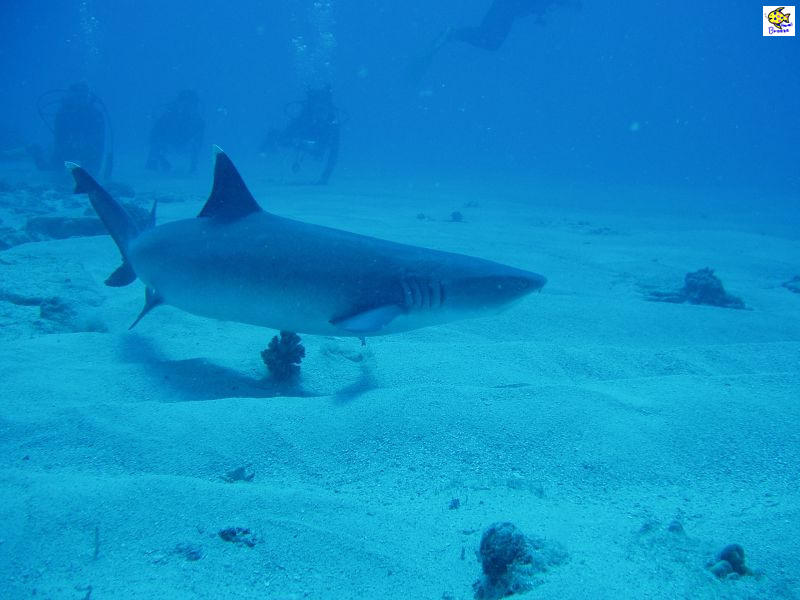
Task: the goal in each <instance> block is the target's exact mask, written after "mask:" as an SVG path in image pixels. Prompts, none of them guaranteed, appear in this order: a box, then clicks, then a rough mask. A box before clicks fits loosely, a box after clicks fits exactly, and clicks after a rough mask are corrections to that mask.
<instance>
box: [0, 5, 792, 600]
mask: <svg viewBox="0 0 800 600" xmlns="http://www.w3.org/2000/svg"><path fill="white" fill-rule="evenodd" d="M489 4H490V0H440V1H438V2H434V1H430V0H428V1H423V0H406V1H399V0H317V1H313V0H263V1H257V0H236V1H230V0H229V1H227V2H220V1H218V0H209V1H206V2H198V1H189V0H161V1H158V2H156V1H154V0H135V1H134V0H114V1H100V0H84V1H76V0H63V1H55V0H50V1H47V0H29V1H23V0H4V1H3V2H2V3H0V109H1V110H0V158H1V159H2V160H0V242H2V245H1V246H0V522H3V523H4V524H5V526H4V527H3V528H2V530H0V598H2V599H5V598H9V600H17V598H27V597H42V598H58V599H61V598H67V599H72V598H74V599H76V600H78V599H80V600H102V599H103V598H106V597H117V598H148V599H150V598H165V599H169V600H172V599H175V598H178V599H181V598H212V599H213V598H276V599H277V598H281V599H286V600H288V599H294V598H304V597H309V598H319V599H321V600H322V599H324V600H328V599H331V598H359V599H360V598H415V599H418V598H443V599H445V598H452V599H455V598H458V599H468V598H473V597H475V596H474V588H473V583H476V582H480V581H483V584H485V583H486V580H485V579H481V578H482V577H483V575H482V574H481V565H480V564H479V563H478V560H477V558H476V551H477V550H478V548H479V543H480V540H481V534H482V532H483V531H485V530H486V529H487V527H488V526H490V525H491V523H493V522H495V521H506V520H509V521H514V522H515V523H516V524H517V525H518V526H519V527H521V528H523V529H524V531H525V533H526V534H529V535H531V536H533V537H538V536H542V537H544V538H547V543H542V545H541V547H537V552H539V554H537V555H536V556H537V557H538V558H537V559H536V560H542V561H544V562H545V563H547V561H548V560H550V561H551V562H549V563H547V565H546V566H547V568H545V569H541V570H538V571H536V572H534V573H533V574H532V575H531V574H530V573H528V575H530V577H531V581H533V583H532V584H531V585H532V586H533V588H534V589H533V590H532V591H531V592H530V594H529V595H528V596H527V597H530V598H531V599H533V598H539V597H542V598H544V597H547V598H555V597H559V598H570V599H581V600H586V599H594V598H598V599H606V598H608V599H612V598H645V597H649V598H664V599H667V598H678V597H683V598H709V599H710V598H715V599H716V598H725V599H731V600H732V599H737V600H738V599H744V598H748V599H750V598H758V599H762V600H766V599H770V600H772V599H773V598H782V599H794V598H797V597H799V596H798V588H800V576H798V574H797V566H796V562H797V561H796V556H797V555H798V553H800V546H799V545H798V540H800V530H798V528H799V527H800V525H798V524H800V512H799V511H798V506H800V499H799V498H798V495H797V489H796V485H797V464H798V461H800V457H799V456H798V452H800V451H799V450H798V448H800V447H799V446H798V436H797V430H798V422H800V414H799V413H798V407H797V401H796V396H797V388H798V386H797V381H798V360H797V357H798V348H799V347H800V342H799V341H798V340H800V325H798V323H800V319H798V315H800V304H798V301H800V296H799V295H797V294H796V293H793V292H796V291H797V289H796V288H798V285H800V284H798V283H797V276H800V248H798V240H799V239H800V202H799V201H798V198H800V195H798V189H800V160H799V159H800V153H799V152H798V139H800V119H798V107H799V106H800V80H799V79H798V77H797V69H798V58H799V57H800V53H799V52H798V50H797V42H796V41H795V40H796V38H794V37H787V38H786V39H773V38H770V37H763V36H762V26H763V22H764V15H763V14H762V13H763V10H762V7H761V6H755V5H751V4H750V3H746V2H741V1H734V2H728V3H718V4H714V3H705V4H703V3H688V2H669V1H667V0H654V1H651V2H640V1H635V2H634V1H633V0H623V1H622V2H607V1H605V2H602V1H599V0H582V2H581V3H580V4H582V6H580V7H578V6H575V2H572V3H570V2H564V3H563V5H560V4H558V3H556V5H554V6H552V7H551V8H550V10H548V11H547V12H546V14H545V15H544V18H543V19H542V20H541V22H540V21H539V20H537V19H536V18H535V17H524V18H520V19H518V20H517V21H516V22H515V23H514V25H513V28H512V30H511V32H510V33H509V35H508V37H507V38H506V39H505V41H504V43H503V44H502V45H501V47H500V48H498V49H496V50H494V51H487V50H482V49H478V48H474V47H471V46H469V45H466V44H463V43H458V42H457V41H453V42H451V43H449V44H446V45H445V46H444V47H443V48H441V49H440V50H439V52H438V53H437V54H436V55H435V56H434V57H433V59H432V60H431V62H430V65H429V67H428V69H427V70H426V71H425V72H424V74H422V75H421V76H420V77H417V78H409V76H408V70H409V66H410V65H412V64H413V63H414V61H415V59H418V58H419V57H420V56H422V55H423V54H424V53H425V52H426V49H428V48H430V47H431V44H432V43H433V42H434V40H436V39H437V36H439V35H440V34H441V33H442V32H443V31H445V30H446V28H448V27H454V28H458V27H460V26H465V25H470V24H477V23H478V22H480V20H481V18H482V16H483V14H484V12H485V11H486V9H487V7H488V5H489ZM792 17H793V18H794V15H792ZM79 81H85V82H86V83H88V85H89V86H90V88H91V89H92V91H93V92H94V93H95V94H96V95H97V96H98V97H99V98H101V99H102V102H103V103H104V105H105V107H106V108H107V112H108V118H109V121H110V124H111V125H112V126H113V132H114V139H113V142H114V145H113V152H114V156H115V160H114V167H115V170H114V174H113V177H111V178H110V180H109V179H106V178H101V180H102V181H103V182H104V183H109V184H110V185H109V187H110V186H111V185H114V186H115V187H114V188H113V190H115V191H114V193H115V195H116V194H117V193H118V192H119V191H120V190H124V189H125V188H126V186H131V187H133V188H135V190H136V192H137V195H136V197H135V198H133V199H131V197H130V196H125V197H124V198H122V199H125V200H126V201H127V200H130V201H131V202H132V203H134V204H136V205H137V206H138V207H139V208H140V209H141V212H142V213H144V214H146V210H147V209H149V206H150V205H151V201H152V200H153V199H154V198H155V199H158V200H159V202H160V205H159V211H160V212H159V221H158V222H159V224H160V223H163V222H166V221H171V220H175V219H180V218H192V217H193V216H195V215H196V214H197V212H198V210H199V209H200V206H201V203H202V201H203V200H204V198H205V195H206V194H207V190H208V187H209V183H210V180H211V173H212V169H213V160H214V158H213V157H214V154H213V152H212V150H211V144H218V145H219V146H221V147H222V148H224V150H225V151H226V153H227V154H228V155H229V156H230V157H231V159H232V160H233V161H234V162H235V164H236V165H237V166H238V167H239V169H240V171H241V172H242V174H243V176H244V178H245V179H246V180H247V181H248V184H249V185H250V186H251V189H252V191H253V192H254V196H256V198H257V199H258V201H259V202H261V203H262V206H263V207H264V208H266V209H268V210H270V211H274V212H275V213H277V214H280V215H283V216H287V217H290V218H295V219H298V220H302V221H308V222H311V223H315V224H321V225H327V226H332V227H337V228H342V229H347V230H352V231H356V232H358V233H361V234H366V235H371V236H375V237H380V238H384V239H391V240H393V241H399V242H403V243H408V244H414V245H422V246H426V247H434V248H437V249H440V250H447V251H454V252H461V253H465V254H470V255H475V256H479V257H482V258H487V259H491V260H497V261H501V262H503V263H507V264H511V265H514V266H515V267H519V268H524V269H529V270H532V271H536V272H541V273H542V274H544V275H545V276H547V278H548V284H547V286H546V287H545V288H544V290H543V291H542V293H541V294H535V295H532V296H530V297H527V298H525V299H524V300H523V301H521V302H520V303H519V304H518V305H515V307H513V308H512V309H510V310H509V311H507V312H505V313H503V314H502V315H491V316H489V317H487V318H485V319H476V320H473V321H463V322H458V323H456V324H450V323H448V324H446V325H443V326H436V327H429V328H424V329H419V330H414V331H412V332H409V333H403V334H398V335H396V336H395V335H392V336H386V337H381V338H377V339H375V340H372V339H370V341H369V344H368V345H367V346H365V347H362V346H360V345H359V342H358V341H357V340H356V339H355V338H349V339H346V340H342V339H340V338H333V337H328V336H311V335H309V336H306V335H305V334H304V338H303V342H304V344H305V345H306V350H307V353H306V358H305V359H304V362H303V367H302V369H303V370H302V379H301V384H300V385H299V387H297V388H291V387H290V388H284V387H280V386H278V387H275V386H273V385H272V384H271V383H269V382H266V381H265V379H266V371H265V368H264V365H263V364H262V361H261V359H260V355H259V351H260V350H261V349H263V348H264V347H266V345H267V343H268V342H269V339H270V338H271V336H272V335H274V332H273V331H271V330H265V329H260V328H256V327H252V326H249V325H243V324H241V323H232V322H225V321H217V320H214V319H209V318H203V317H198V316H194V315H191V314H188V313H186V312H181V311H179V310H177V309H175V308H172V307H163V308H162V307H159V308H158V309H157V310H154V311H153V313H152V314H150V315H148V316H147V318H146V319H144V320H143V321H142V323H140V324H139V325H137V328H136V329H135V330H134V331H133V332H129V331H128V329H127V328H128V325H129V324H130V323H131V322H132V321H133V319H134V318H135V316H136V314H137V311H138V310H140V308H141V302H142V299H141V295H142V293H141V292H142V286H141V285H140V283H138V282H137V283H136V284H135V285H132V286H130V287H127V288H116V287H115V288H108V287H104V286H103V285H102V282H103V280H104V279H105V277H107V276H108V274H109V273H110V272H111V271H112V270H113V269H114V268H116V267H117V266H118V252H117V250H116V249H115V248H114V247H113V245H112V243H111V241H110V240H109V239H107V237H106V236H104V235H101V234H102V233H103V232H102V230H97V229H95V230H94V231H93V232H91V235H92V236H96V237H89V235H83V233H81V234H79V235H76V236H75V237H74V238H71V239H60V238H58V236H55V235H53V236H48V235H44V234H41V233H40V232H37V230H36V229H35V228H34V227H31V222H34V224H35V220H36V219H38V218H40V217H45V218H49V217H50V216H52V215H56V218H57V219H62V218H63V217H64V216H65V215H66V216H67V217H70V218H73V217H80V218H86V217H90V216H92V215H93V213H91V211H90V210H89V209H88V204H87V203H86V201H85V199H84V198H83V197H82V196H81V197H76V196H74V195H72V194H71V193H70V185H71V183H70V181H69V178H68V177H67V176H66V174H65V173H60V174H59V173H41V172H38V171H36V170H35V169H34V167H33V165H32V164H31V161H30V160H28V158H27V156H26V155H25V153H24V152H22V153H16V154H15V152H16V150H18V149H24V148H25V147H27V146H28V145H30V144H38V145H40V146H41V147H43V148H48V147H49V145H50V143H51V141H52V140H51V135H50V132H49V130H48V125H47V123H45V122H43V120H42V119H41V118H40V115H39V114H37V103H38V102H39V101H40V99H41V98H42V97H43V94H45V95H46V94H48V93H49V92H50V91H52V90H64V89H66V88H67V87H68V86H70V85H71V84H73V83H75V82H79ZM323 85H330V86H331V89H332V93H333V98H334V102H335V104H336V105H337V107H338V108H339V111H340V112H339V114H340V116H341V152H340V156H339V160H338V164H337V165H336V168H335V170H334V172H333V175H332V177H331V179H330V183H329V185H328V186H325V187H323V186H313V187H312V186H309V185H305V184H308V183H310V182H312V181H313V180H314V179H315V178H316V177H317V176H318V175H319V172H320V170H321V168H322V165H321V163H320V162H318V161H314V160H311V159H306V160H304V161H303V163H302V164H301V165H300V166H299V168H298V170H297V172H293V171H292V168H291V167H292V157H291V153H290V152H278V153H274V154H273V153H261V152H259V145H260V144H261V143H262V141H263V139H264V137H265V135H266V133H267V131H269V130H270V129H271V128H280V127H282V126H283V125H285V124H286V123H287V121H288V116H287V115H291V113H292V111H293V110H294V109H293V108H292V107H293V106H296V104H294V103H296V102H297V101H298V100H301V99H302V98H303V96H304V93H305V90H306V89H307V88H308V87H309V86H310V87H319V86H323ZM185 89H192V90H196V91H197V93H198V96H199V98H200V102H201V109H202V114H203V117H204V119H205V135H204V141H203V149H204V151H203V152H202V153H201V156H200V162H199V165H198V169H197V170H196V171H195V172H189V170H188V169H187V168H186V162H185V161H183V159H176V160H175V164H176V168H175V169H174V172H172V173H169V174H164V173H159V174H155V175H153V174H151V173H147V172H146V171H145V169H144V166H145V161H146V158H147V152H148V138H149V132H150V129H151V127H152V126H153V123H154V121H155V118H156V117H157V115H158V114H159V112H160V111H162V110H163V109H164V107H165V105H166V104H167V103H168V102H169V101H170V100H171V99H172V98H174V97H175V95H176V94H177V93H178V92H179V91H181V90H185ZM56 95H57V94H56ZM46 120H47V119H45V121H46ZM5 152H9V153H10V154H11V155H13V156H14V157H16V158H15V159H14V160H6V159H7V158H8V155H6V154H4V153H5ZM9 182H10V183H9ZM297 184H303V185H297ZM454 211H458V212H459V214H460V213H461V212H463V215H461V217H463V219H462V218H458V219H454V218H453V212H454ZM90 220H91V219H88V218H86V221H90ZM59 222H60V221H59ZM82 223H83V225H82V226H92V225H93V224H92V223H89V224H88V225H87V224H86V223H85V221H84V222H82ZM94 225H95V226H99V223H94ZM50 237H52V238H55V239H50ZM40 242H41V243H40ZM6 246H8V247H6ZM187 254H188V253H187ZM325 258H326V257H320V260H321V261H324V260H325ZM704 267H708V268H712V269H717V274H718V275H719V276H720V278H721V279H722V280H724V282H725V286H726V290H727V291H728V292H729V293H730V294H733V295H735V296H737V297H741V298H742V300H743V302H744V304H745V305H746V307H747V310H732V309H725V308H718V307H709V306H695V305H692V304H688V303H657V302H646V301H645V298H646V296H647V295H648V294H650V293H655V294H656V295H658V294H662V296H669V295H670V293H672V294H673V295H674V293H676V292H677V290H678V289H679V288H680V286H681V285H682V283H683V277H684V274H686V273H687V272H691V271H696V270H698V269H702V268H704ZM793 277H794V278H795V281H794V288H795V289H794V290H792V289H790V288H792V285H788V284H790V282H791V280H792V278H793ZM212 288H213V286H212ZM200 304H202V302H201V303H200ZM515 311H516V312H515ZM676 523H677V525H676ZM236 527H240V528H241V529H242V531H239V532H238V533H237V530H236V529H235V528H236ZM231 528H233V529H231ZM245 528H247V529H248V531H247V532H244V531H243V530H244V529H245ZM231 531H233V533H231ZM220 532H227V534H229V535H227V534H226V535H227V538H226V537H224V536H222V535H221V533H220ZM730 543H741V544H743V545H744V546H745V548H746V551H747V556H748V564H749V565H750V566H751V567H752V569H753V572H750V573H747V574H746V575H745V576H743V577H741V578H737V577H735V576H734V577H728V578H726V577H720V578H717V577H714V575H712V574H711V572H710V571H709V569H708V568H707V567H708V564H713V562H715V561H716V559H715V556H716V553H717V552H718V551H719V550H720V549H721V548H723V547H724V546H726V545H727V544H730ZM717 558H718V557H717ZM534 562H535V561H534ZM707 563H708V564H707ZM525 568H528V567H527V566H526V567H525ZM523 570H524V569H523ZM539 586H542V587H541V588H540V587H539ZM540 592H541V594H540ZM486 593H487V594H488V595H487V596H486V597H491V594H489V592H486ZM5 594H10V595H8V596H6V595H5Z"/></svg>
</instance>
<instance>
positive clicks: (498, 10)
mask: <svg viewBox="0 0 800 600" xmlns="http://www.w3.org/2000/svg"><path fill="white" fill-rule="evenodd" d="M550 4H554V1H553V0H494V1H493V2H492V5H491V6H490V7H489V10H488V11H487V12H486V14H485V15H484V17H483V20H482V21H481V24H480V25H478V26H477V27H461V28H458V29H454V30H452V31H451V32H450V34H449V35H448V39H450V40H455V41H458V42H464V43H465V44H470V45H471V46H475V47H476V48H482V49H484V50H497V49H498V48H499V47H500V46H502V45H503V42H505V40H506V38H507V37H508V34H509V32H510V31H511V27H512V25H513V24H514V21H515V20H516V19H517V18H519V17H525V16H527V15H531V14H537V15H539V16H540V17H541V15H543V14H544V12H545V10H546V9H547V7H548V6H549V5H550Z"/></svg>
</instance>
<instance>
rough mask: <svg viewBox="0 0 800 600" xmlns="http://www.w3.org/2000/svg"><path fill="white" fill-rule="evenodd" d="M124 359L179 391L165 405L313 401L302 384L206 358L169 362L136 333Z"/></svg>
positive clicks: (125, 348)
mask: <svg viewBox="0 0 800 600" xmlns="http://www.w3.org/2000/svg"><path fill="white" fill-rule="evenodd" d="M122 339H123V343H122V351H123V358H124V360H127V361H129V362H133V363H139V364H142V365H147V367H148V368H149V369H150V370H151V371H152V372H153V374H154V376H155V377H157V378H158V379H159V380H160V381H161V383H163V384H164V385H165V386H168V387H170V388H171V389H172V390H173V391H174V392H175V397H174V399H173V398H169V399H165V400H163V401H164V402H197V401H202V400H220V399H222V398H239V397H241V398H277V397H281V396H285V397H294V398H310V397H315V396H318V394H312V393H309V392H306V391H304V390H303V389H302V387H300V386H299V385H293V384H285V383H274V382H271V381H269V380H266V379H256V378H253V377H247V376H246V375H243V374H241V373H239V372H237V371H234V370H232V369H228V368H226V367H222V366H220V365H216V364H214V363H212V362H209V361H207V360H205V359H202V358H188V359H183V360H167V359H165V358H164V356H163V355H162V354H161V353H160V352H159V351H158V349H157V348H156V347H155V346H154V345H153V343H152V342H151V341H150V340H148V339H146V338H143V337H140V336H138V335H135V334H129V335H126V336H123V338H122Z"/></svg>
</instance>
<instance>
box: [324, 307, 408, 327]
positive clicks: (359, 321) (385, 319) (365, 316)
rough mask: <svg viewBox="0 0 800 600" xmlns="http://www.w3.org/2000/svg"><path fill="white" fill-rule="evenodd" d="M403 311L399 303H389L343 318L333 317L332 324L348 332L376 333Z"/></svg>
mask: <svg viewBox="0 0 800 600" xmlns="http://www.w3.org/2000/svg"><path fill="white" fill-rule="evenodd" d="M402 312H403V309H402V308H401V307H400V306H398V305H397V304H387V305H386V306H379V307H378V308H372V309H369V310H365V311H362V312H359V313H356V314H354V315H350V316H348V317H344V318H341V319H332V320H331V325H335V326H336V327H338V328H339V329H342V330H344V331H346V332H348V333H356V334H369V333H376V332H378V331H380V330H381V329H383V328H384V327H386V326H387V325H388V324H389V323H391V322H392V320H394V318H395V317H397V316H398V315H400V314H402Z"/></svg>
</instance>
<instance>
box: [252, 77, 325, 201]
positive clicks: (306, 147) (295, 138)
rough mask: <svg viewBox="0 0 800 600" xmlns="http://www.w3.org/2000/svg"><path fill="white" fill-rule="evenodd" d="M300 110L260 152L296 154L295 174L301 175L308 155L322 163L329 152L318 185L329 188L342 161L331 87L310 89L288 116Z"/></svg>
mask: <svg viewBox="0 0 800 600" xmlns="http://www.w3.org/2000/svg"><path fill="white" fill-rule="evenodd" d="M291 107H296V110H295V111H292V112H295V114H293V115H291V114H290V118H291V120H290V121H289V124H288V125H287V126H286V127H285V128H284V129H283V130H277V129H271V130H270V131H269V133H268V134H267V137H266V139H265V140H264V142H263V143H262V144H261V146H260V147H259V151H260V152H265V151H266V150H275V149H277V148H286V149H289V150H294V151H295V152H296V154H295V159H294V163H293V164H292V171H294V172H297V171H298V170H299V169H300V166H301V164H302V162H303V159H304V158H305V157H306V155H309V156H311V157H313V158H315V159H317V160H321V159H322V158H323V157H324V156H325V154H326V153H327V155H328V156H327V159H326V161H325V167H324V169H323V171H322V175H320V177H319V179H318V180H317V184H319V185H325V184H327V183H328V180H329V179H330V176H331V173H332V172H333V169H334V167H335V166H336V162H337V160H338V159H339V126H340V119H339V110H338V109H337V108H336V106H335V105H334V104H333V95H332V93H331V87H330V86H329V85H326V86H324V87H322V88H318V89H314V88H311V87H309V88H307V89H306V97H305V99H304V100H302V101H298V102H292V103H290V104H287V105H286V110H287V113H289V112H290V108H291Z"/></svg>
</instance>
